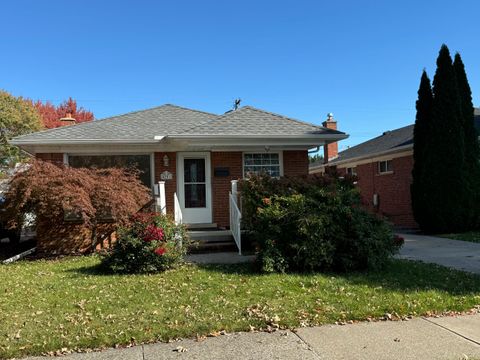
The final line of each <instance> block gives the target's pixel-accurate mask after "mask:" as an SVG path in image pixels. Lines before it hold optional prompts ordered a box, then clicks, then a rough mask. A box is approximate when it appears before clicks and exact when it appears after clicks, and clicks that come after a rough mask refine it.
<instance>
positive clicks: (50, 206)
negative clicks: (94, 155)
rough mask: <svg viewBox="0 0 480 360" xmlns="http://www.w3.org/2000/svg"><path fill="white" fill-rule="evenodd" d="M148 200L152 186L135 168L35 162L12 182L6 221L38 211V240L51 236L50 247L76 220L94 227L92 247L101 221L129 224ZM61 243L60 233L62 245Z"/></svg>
mask: <svg viewBox="0 0 480 360" xmlns="http://www.w3.org/2000/svg"><path fill="white" fill-rule="evenodd" d="M149 200H151V195H150V189H148V188H147V187H145V186H144V185H143V184H142V182H141V181H140V179H139V178H138V172H136V171H135V170H133V169H121V168H109V169H85V168H82V169H76V168H72V167H66V166H63V165H55V164H52V163H49V162H43V161H33V162H32V164H31V165H30V166H29V167H28V168H27V169H26V170H24V171H20V172H18V173H17V174H15V176H14V177H13V179H12V180H11V181H10V184H9V189H8V192H7V194H6V202H5V209H6V217H7V219H6V220H9V223H10V224H11V225H13V226H18V225H20V224H21V221H22V219H23V215H24V214H26V213H33V214H35V215H36V218H37V237H38V241H41V239H42V238H43V237H49V238H50V240H51V241H52V242H53V245H51V247H52V246H53V247H55V246H57V245H56V244H55V241H56V240H55V237H56V236H57V235H56V234H62V233H68V232H69V231H71V230H69V229H70V228H71V226H70V224H72V223H76V224H79V226H78V227H79V228H83V229H88V230H90V233H91V246H90V248H91V249H94V248H95V246H96V243H97V237H98V231H97V229H98V226H99V225H100V224H101V223H104V222H110V223H114V224H117V225H122V224H125V223H127V222H128V221H129V219H130V217H131V216H132V215H133V214H135V213H136V212H138V211H139V210H140V209H141V208H142V207H143V206H145V205H146V204H147V203H148V202H149ZM39 225H41V229H39V228H38V226H39ZM76 231H80V230H78V229H77V230H76ZM47 235H48V236H47ZM62 241H63V239H62V238H61V237H59V239H58V246H59V247H60V245H62V244H61V242H62ZM63 246H72V247H73V246H74V244H73V243H72V244H70V245H69V244H68V243H67V244H63ZM63 252H66V251H63Z"/></svg>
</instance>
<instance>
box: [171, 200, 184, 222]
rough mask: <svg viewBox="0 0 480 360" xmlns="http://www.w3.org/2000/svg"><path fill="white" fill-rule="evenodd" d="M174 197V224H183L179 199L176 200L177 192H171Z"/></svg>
mask: <svg viewBox="0 0 480 360" xmlns="http://www.w3.org/2000/svg"><path fill="white" fill-rule="evenodd" d="M173 199H174V211H175V212H174V214H175V224H183V214H182V208H181V207H180V201H178V196H177V193H173Z"/></svg>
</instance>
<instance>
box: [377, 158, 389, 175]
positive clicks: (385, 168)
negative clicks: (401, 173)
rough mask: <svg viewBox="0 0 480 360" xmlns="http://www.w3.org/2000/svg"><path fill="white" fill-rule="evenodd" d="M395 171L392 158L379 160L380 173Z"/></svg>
mask: <svg viewBox="0 0 480 360" xmlns="http://www.w3.org/2000/svg"><path fill="white" fill-rule="evenodd" d="M392 171H393V163H392V160H385V161H379V162H378V173H379V174H385V173H390V172H392Z"/></svg>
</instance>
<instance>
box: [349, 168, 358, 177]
mask: <svg viewBox="0 0 480 360" xmlns="http://www.w3.org/2000/svg"><path fill="white" fill-rule="evenodd" d="M347 175H350V176H357V168H356V167H355V166H354V167H349V168H347Z"/></svg>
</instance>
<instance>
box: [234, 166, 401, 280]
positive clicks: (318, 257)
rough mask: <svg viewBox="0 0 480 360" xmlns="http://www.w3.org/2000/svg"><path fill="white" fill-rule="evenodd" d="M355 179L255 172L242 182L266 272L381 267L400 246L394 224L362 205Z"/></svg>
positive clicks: (246, 224)
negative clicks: (278, 176) (394, 235)
mask: <svg viewBox="0 0 480 360" xmlns="http://www.w3.org/2000/svg"><path fill="white" fill-rule="evenodd" d="M353 180H354V179H353V178H343V179H340V178H338V177H335V176H331V175H324V176H309V177H305V178H295V179H293V178H292V179H288V178H282V179H274V178H270V177H266V176H257V177H252V178H250V179H249V180H248V181H243V182H242V183H241V190H242V200H243V203H242V205H243V213H244V227H245V228H246V229H247V231H248V232H249V234H250V235H251V236H252V237H253V238H254V240H255V241H256V242H257V244H258V256H257V260H258V262H259V265H260V267H261V270H262V271H265V272H285V271H317V270H329V271H330V270H334V271H353V270H364V269H377V268H380V267H382V266H383V265H384V264H385V262H386V261H387V260H388V259H389V258H390V257H391V256H392V255H393V254H394V253H395V252H396V251H397V250H398V248H399V245H398V244H397V243H395V242H394V239H393V234H392V230H391V228H390V226H389V225H388V223H386V222H385V221H384V220H383V219H381V218H379V217H377V216H375V215H373V214H371V213H369V212H367V211H366V210H364V209H362V207H361V206H360V197H359V193H358V191H357V190H356V188H355V187H354V185H353Z"/></svg>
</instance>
